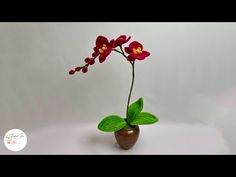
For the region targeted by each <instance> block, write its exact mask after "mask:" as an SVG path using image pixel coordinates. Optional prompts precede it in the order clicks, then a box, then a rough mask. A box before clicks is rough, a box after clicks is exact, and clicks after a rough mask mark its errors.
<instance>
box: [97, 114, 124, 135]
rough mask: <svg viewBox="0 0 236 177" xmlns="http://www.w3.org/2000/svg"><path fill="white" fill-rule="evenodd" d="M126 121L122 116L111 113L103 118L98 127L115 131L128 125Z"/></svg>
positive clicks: (102, 129) (107, 130)
mask: <svg viewBox="0 0 236 177" xmlns="http://www.w3.org/2000/svg"><path fill="white" fill-rule="evenodd" d="M126 124H127V123H126V122H125V120H124V119H122V118H121V117H120V116H117V115H110V116H107V117H105V118H103V119H102V121H101V122H100V123H99V124H98V129H99V130H101V131H104V132H115V131H118V130H120V129H122V128H123V127H124V126H126Z"/></svg>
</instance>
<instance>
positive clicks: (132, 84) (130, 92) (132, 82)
mask: <svg viewBox="0 0 236 177" xmlns="http://www.w3.org/2000/svg"><path fill="white" fill-rule="evenodd" d="M120 50H121V51H119V50H117V49H113V51H116V52H118V53H120V54H121V55H123V56H124V57H125V58H126V59H128V57H127V56H126V55H125V53H124V50H123V48H122V46H120ZM129 62H130V64H131V65H132V81H131V87H130V91H129V96H128V102H127V107H126V118H125V120H126V122H127V119H128V111H129V104H130V98H131V94H132V90H133V86H134V63H135V61H133V62H132V61H129ZM127 123H128V122H127Z"/></svg>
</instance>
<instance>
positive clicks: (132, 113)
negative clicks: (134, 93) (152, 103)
mask: <svg viewBox="0 0 236 177" xmlns="http://www.w3.org/2000/svg"><path fill="white" fill-rule="evenodd" d="M142 109H143V98H139V99H138V100H137V101H135V102H134V103H132V104H131V105H130V106H129V109H128V119H127V120H128V122H129V123H130V122H132V121H133V120H134V119H135V117H137V116H138V115H139V114H140V112H141V111H142Z"/></svg>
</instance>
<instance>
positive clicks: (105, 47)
mask: <svg viewBox="0 0 236 177" xmlns="http://www.w3.org/2000/svg"><path fill="white" fill-rule="evenodd" d="M106 50H107V45H106V44H103V45H102V48H100V49H98V51H99V53H100V54H102V53H104V51H106Z"/></svg>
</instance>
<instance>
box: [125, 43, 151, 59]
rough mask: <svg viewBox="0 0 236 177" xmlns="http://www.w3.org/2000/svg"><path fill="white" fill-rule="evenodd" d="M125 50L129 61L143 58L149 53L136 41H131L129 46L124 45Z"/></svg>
mask: <svg viewBox="0 0 236 177" xmlns="http://www.w3.org/2000/svg"><path fill="white" fill-rule="evenodd" d="M125 52H126V53H128V54H129V56H128V60H129V61H134V60H135V59H138V60H144V59H145V58H146V57H148V56H149V55H150V53H149V52H148V51H145V50H143V45H142V44H140V43H139V42H137V41H133V42H131V43H130V44H129V47H125Z"/></svg>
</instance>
